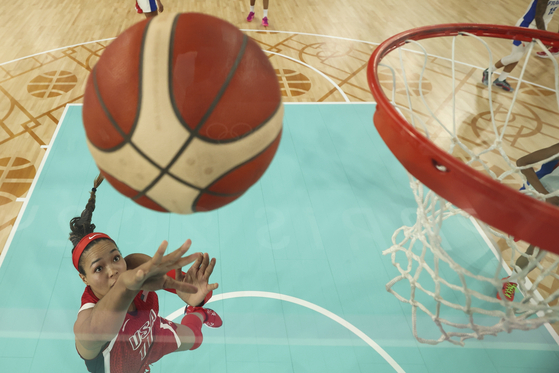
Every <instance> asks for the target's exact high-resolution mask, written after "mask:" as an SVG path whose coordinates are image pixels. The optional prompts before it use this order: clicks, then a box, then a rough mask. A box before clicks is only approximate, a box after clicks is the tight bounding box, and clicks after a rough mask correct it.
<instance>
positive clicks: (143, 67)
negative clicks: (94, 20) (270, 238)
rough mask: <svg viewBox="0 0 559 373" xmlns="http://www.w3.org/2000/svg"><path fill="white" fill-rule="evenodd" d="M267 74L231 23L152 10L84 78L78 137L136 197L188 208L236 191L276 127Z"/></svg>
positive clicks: (162, 207) (269, 153)
mask: <svg viewBox="0 0 559 373" xmlns="http://www.w3.org/2000/svg"><path fill="white" fill-rule="evenodd" d="M282 118H283V105H282V103H281V93H280V89H279V84H278V81H277V77H276V73H275V71H274V69H273V67H272V65H271V64H270V62H269V60H268V58H267V57H266V55H265V54H264V52H262V50H261V49H260V47H259V46H258V45H257V44H256V43H255V42H254V41H253V40H251V39H249V38H248V37H247V36H246V35H244V34H243V33H242V32H241V31H240V30H239V29H237V28H236V27H235V26H233V25H231V24H229V23H227V22H225V21H223V20H220V19H218V18H215V17H212V16H209V15H205V14H197V13H184V14H171V15H169V14H167V15H165V14H161V15H159V16H157V17H155V18H153V19H151V20H145V21H143V22H140V23H138V24H136V25H134V26H132V27H130V28H129V29H128V30H126V31H124V32H123V33H122V34H121V35H120V36H119V37H118V38H116V39H115V40H114V41H113V42H112V43H111V44H110V45H109V46H108V47H107V49H106V50H105V52H104V53H103V55H102V56H101V58H100V59H99V62H98V63H97V64H96V66H95V67H94V69H93V70H92V72H91V74H90V75H89V79H88V81H87V86H86V92H85V97H84V106H83V123H84V126H85V132H86V135H87V145H88V147H89V150H90V151H91V154H92V155H93V158H94V159H95V162H96V163H97V166H98V167H99V169H100V171H101V173H102V174H103V175H104V176H105V178H106V179H107V180H108V181H109V182H110V183H111V184H112V185H113V186H114V187H115V188H116V189H117V190H118V191H119V192H120V193H122V194H124V195H125V196H127V197H130V198H132V199H133V200H134V201H135V202H136V203H138V204H140V205H142V206H145V207H148V208H150V209H153V210H157V211H169V212H176V213H181V214H189V213H193V212H197V211H209V210H214V209H216V208H219V207H221V206H224V205H226V204H228V203H229V202H232V201H234V200H235V199H237V198H239V197H240V196H241V195H242V194H243V193H244V192H245V191H246V190H247V189H248V188H249V187H250V186H251V185H253V184H254V183H255V182H256V181H258V179H259V178H260V177H261V176H262V174H263V173H264V171H265V170H266V169H267V167H268V165H269V164H270V162H271V161H272V158H273V156H274V154H275V153H276V150H277V147H278V145H279V141H280V138H281V133H282Z"/></svg>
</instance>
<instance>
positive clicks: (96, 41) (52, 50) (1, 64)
mask: <svg viewBox="0 0 559 373" xmlns="http://www.w3.org/2000/svg"><path fill="white" fill-rule="evenodd" d="M113 39H116V38H108V39H100V40H94V41H88V42H85V43H79V44H74V45H67V46H65V47H60V48H56V49H51V50H49V51H46V52H40V53H35V54H31V55H29V56H25V57H21V58H16V59H15V60H11V61H8V62H2V63H0V66H4V65H7V64H9V63H12V62H17V61H21V60H24V59H26V58H31V57H35V56H40V55H41V54H46V53H50V52H56V51H59V50H62V49H66V48H72V47H78V46H80V45H86V44H92V43H98V42H100V41H107V40H113ZM70 105H71V104H70Z"/></svg>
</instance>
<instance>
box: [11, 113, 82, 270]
mask: <svg viewBox="0 0 559 373" xmlns="http://www.w3.org/2000/svg"><path fill="white" fill-rule="evenodd" d="M81 105H82V104H66V106H65V107H64V112H63V113H62V116H61V117H60V120H59V121H58V125H57V126H56V129H55V130H54V133H53V134H52V138H51V140H50V143H49V145H48V147H47V148H46V149H47V150H46V151H45V154H44V155H43V159H42V160H41V164H40V165H39V169H38V170H37V173H36V175H35V178H34V179H33V182H32V183H31V186H30V187H29V190H28V191H27V195H26V196H25V200H24V201H23V205H22V206H21V209H20V210H19V213H18V214H17V218H16V221H15V223H14V225H13V226H12V230H11V231H10V234H9V235H8V239H7V240H6V244H5V245H4V249H3V250H2V253H1V254H0V268H1V267H2V264H4V259H5V258H6V255H7V254H8V250H9V249H10V246H11V245H12V240H13V239H14V236H15V234H16V231H17V228H18V226H19V223H20V222H21V219H22V218H23V214H24V213H25V210H26V209H27V205H28V204H29V200H30V199H31V195H32V194H33V191H34V190H35V186H36V185H37V182H38V181H39V177H41V173H42V172H43V167H44V166H45V163H46V162H47V158H48V157H49V155H50V151H51V150H52V146H53V145H54V141H55V140H56V137H57V136H58V131H59V130H60V127H62V123H63V122H64V118H66V113H67V112H68V108H69V107H70V106H81Z"/></svg>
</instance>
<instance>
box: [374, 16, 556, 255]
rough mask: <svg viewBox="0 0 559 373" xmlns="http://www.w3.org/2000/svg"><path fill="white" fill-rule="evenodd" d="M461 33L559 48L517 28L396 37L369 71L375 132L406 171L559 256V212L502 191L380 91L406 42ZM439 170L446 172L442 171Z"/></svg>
mask: <svg viewBox="0 0 559 373" xmlns="http://www.w3.org/2000/svg"><path fill="white" fill-rule="evenodd" d="M460 32H468V33H471V34H474V35H477V36H483V37H496V38H505V39H515V40H520V41H528V42H530V41H532V38H538V39H540V40H541V41H542V42H543V43H544V44H546V45H553V46H557V47H559V34H557V33H551V32H547V31H540V30H533V29H527V28H520V27H512V26H498V25H482V24H462V23H458V24H446V25H435V26H428V27H422V28H418V29H414V30H409V31H405V32H402V33H400V34H398V35H395V36H393V37H391V38H390V39H388V40H386V41H384V42H383V43H382V44H380V45H379V46H378V47H377V48H376V49H375V51H374V52H373V54H372V56H371V58H370V60H369V64H368V66H367V79H368V82H369V88H370V89H371V92H372V94H373V96H374V98H375V100H376V102H377V107H376V111H375V114H374V124H375V127H376V128H377V130H378V132H379V134H380V136H381V137H382V139H383V140H384V142H385V143H386V145H387V146H388V148H389V149H390V150H391V151H392V153H393V154H394V155H395V156H396V158H398V160H399V161H400V162H401V163H402V165H403V166H404V167H405V168H406V170H408V172H409V173H410V174H412V175H413V176H414V177H416V178H417V179H418V180H419V181H421V182H422V183H423V184H424V185H426V186H427V187H428V188H429V189H431V190H433V191H434V192H435V193H437V194H438V195H440V196H441V197H443V198H444V199H446V200H447V201H449V202H451V203H452V204H454V205H455V206H457V207H459V208H460V209H462V210H464V211H466V212H467V213H469V214H470V215H472V216H473V217H475V218H477V219H479V220H481V221H483V222H485V223H487V224H489V225H490V226H492V227H495V228H497V229H499V230H501V231H503V232H506V233H508V234H510V235H512V236H514V237H515V238H519V239H521V240H523V241H526V242H529V243H531V244H533V245H536V246H538V247H540V248H541V249H544V250H547V251H551V252H554V253H556V254H559V247H558V243H559V208H557V207H554V206H552V205H550V204H547V203H545V202H541V201H538V200H536V199H534V198H533V197H530V196H527V195H524V194H522V193H520V192H519V191H517V190H515V189H512V188H509V187H507V186H505V185H502V184H501V183H499V182H498V181H496V180H493V179H492V178H491V177H489V176H487V175H485V174H483V173H481V172H479V171H476V170H474V169H473V168H471V167H470V166H467V165H466V164H464V163H462V162H460V161H459V160H457V159H456V158H454V157H453V156H451V155H450V154H448V153H446V152H444V151H443V150H441V149H440V148H439V147H437V146H436V145H435V144H434V143H432V142H431V141H429V140H428V139H427V138H426V137H425V136H423V135H422V134H421V133H419V132H418V131H417V130H415V128H413V127H412V126H411V125H410V124H409V123H408V122H407V121H406V119H405V118H403V117H402V116H400V115H399V114H398V112H397V111H396V109H395V108H394V107H393V106H392V104H391V103H390V101H389V99H388V97H386V95H385V94H384V92H383V90H382V88H381V86H380V82H379V78H378V76H377V66H378V64H379V63H380V61H381V60H382V59H383V58H384V56H386V55H387V54H388V53H390V52H391V51H392V50H394V49H396V48H398V47H400V46H402V45H403V44H405V41H406V40H410V39H411V40H422V39H427V38H433V37H444V36H455V35H458V34H459V33H460ZM437 165H442V166H444V167H445V168H446V171H440V170H439V169H437V167H436V166H437Z"/></svg>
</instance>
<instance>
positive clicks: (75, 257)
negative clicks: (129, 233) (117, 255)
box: [72, 232, 114, 271]
mask: <svg viewBox="0 0 559 373" xmlns="http://www.w3.org/2000/svg"><path fill="white" fill-rule="evenodd" d="M100 238H108V239H109V240H111V241H113V242H114V240H113V239H112V238H111V237H109V236H107V235H106V234H105V233H99V232H93V233H90V234H88V235H87V236H85V237H84V238H82V239H81V240H80V242H78V244H77V245H76V247H75V248H74V252H73V253H72V263H74V267H76V269H77V270H78V271H79V269H78V263H79V261H80V257H81V256H82V253H83V251H84V249H85V248H86V247H87V245H89V244H90V243H91V242H93V241H95V240H98V239H100Z"/></svg>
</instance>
